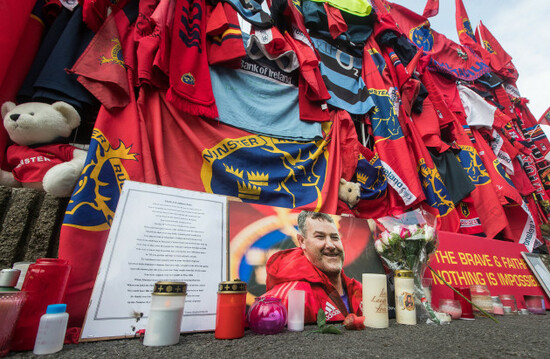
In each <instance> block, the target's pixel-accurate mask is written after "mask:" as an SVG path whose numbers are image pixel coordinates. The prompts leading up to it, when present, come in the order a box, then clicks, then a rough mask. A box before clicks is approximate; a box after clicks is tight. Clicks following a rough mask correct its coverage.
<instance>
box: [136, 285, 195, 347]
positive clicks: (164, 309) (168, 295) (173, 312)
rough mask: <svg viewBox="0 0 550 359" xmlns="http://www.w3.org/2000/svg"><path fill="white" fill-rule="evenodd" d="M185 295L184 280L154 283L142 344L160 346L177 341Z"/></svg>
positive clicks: (185, 286)
mask: <svg viewBox="0 0 550 359" xmlns="http://www.w3.org/2000/svg"><path fill="white" fill-rule="evenodd" d="M186 295H187V284H186V283H185V282H156V283H155V288H154V290H153V295H152V300H151V310H150V312H149V316H148V318H147V329H146V330H145V337H144V338H143V345H146V346H162V345H173V344H177V343H178V342H179V339H180V332H181V320H182V317H183V307H184V304H185V297H186Z"/></svg>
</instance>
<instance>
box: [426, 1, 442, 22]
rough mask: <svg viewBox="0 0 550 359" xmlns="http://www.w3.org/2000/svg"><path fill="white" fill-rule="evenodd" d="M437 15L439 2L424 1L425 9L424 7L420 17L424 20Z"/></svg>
mask: <svg viewBox="0 0 550 359" xmlns="http://www.w3.org/2000/svg"><path fill="white" fill-rule="evenodd" d="M438 13H439V0H428V1H426V7H424V12H423V13H422V16H424V17H426V18H428V17H434V16H435V15H437V14H438Z"/></svg>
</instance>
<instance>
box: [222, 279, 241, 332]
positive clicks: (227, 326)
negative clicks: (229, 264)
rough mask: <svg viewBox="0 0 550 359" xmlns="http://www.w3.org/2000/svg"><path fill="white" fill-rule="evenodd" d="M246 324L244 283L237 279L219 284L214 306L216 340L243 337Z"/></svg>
mask: <svg viewBox="0 0 550 359" xmlns="http://www.w3.org/2000/svg"><path fill="white" fill-rule="evenodd" d="M245 324H246V283H245V282H243V281H240V280H238V279H236V280H234V281H227V282H221V283H220V285H219V287H218V303H217V306H216V328H215V330H214V337H215V338H216V339H237V338H241V337H243V336H244V327H245Z"/></svg>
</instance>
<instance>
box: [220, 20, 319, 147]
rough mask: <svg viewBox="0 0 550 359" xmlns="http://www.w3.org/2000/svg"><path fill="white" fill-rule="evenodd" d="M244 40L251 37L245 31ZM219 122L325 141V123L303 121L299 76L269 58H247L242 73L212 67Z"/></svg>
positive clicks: (302, 138)
mask: <svg viewBox="0 0 550 359" xmlns="http://www.w3.org/2000/svg"><path fill="white" fill-rule="evenodd" d="M242 35H243V40H244V42H245V43H246V42H247V41H248V37H249V35H248V34H247V33H246V32H245V30H244V28H243V32H242ZM210 77H211V79H212V89H213V92H214V97H215V99H216V106H217V108H218V112H219V117H218V120H219V121H220V122H223V123H225V124H228V125H231V126H235V127H238V128H240V129H243V130H246V131H249V132H253V133H256V134H260V135H267V136H272V137H277V138H284V139H290V140H300V141H309V140H313V139H319V138H322V130H321V123H319V122H311V121H307V122H306V121H301V120H300V109H299V103H298V78H297V73H296V72H294V73H290V74H289V73H286V72H284V71H283V70H281V69H280V68H279V66H278V65H277V64H276V63H275V62H274V61H271V60H269V59H268V58H265V57H264V58H258V59H257V60H253V59H251V58H250V57H249V56H245V57H244V58H243V59H242V61H241V68H240V69H238V70H234V69H229V68H226V67H221V66H210Z"/></svg>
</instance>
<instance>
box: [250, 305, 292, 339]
mask: <svg viewBox="0 0 550 359" xmlns="http://www.w3.org/2000/svg"><path fill="white" fill-rule="evenodd" d="M286 317H287V311H286V308H285V306H284V305H283V303H282V302H281V299H279V298H276V297H270V296H265V297H257V298H256V299H255V301H254V304H252V306H251V307H250V309H249V311H248V325H249V326H250V329H252V331H254V332H255V333H258V334H277V333H280V332H282V331H283V329H284V328H285V325H286Z"/></svg>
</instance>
